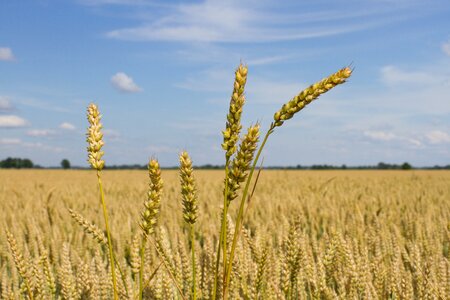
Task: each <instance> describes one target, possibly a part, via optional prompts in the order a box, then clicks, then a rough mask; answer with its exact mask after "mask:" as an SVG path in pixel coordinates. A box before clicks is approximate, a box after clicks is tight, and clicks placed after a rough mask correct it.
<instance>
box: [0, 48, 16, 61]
mask: <svg viewBox="0 0 450 300" xmlns="http://www.w3.org/2000/svg"><path fill="white" fill-rule="evenodd" d="M14 59H15V57H14V54H13V52H12V50H11V48H7V47H0V61H1V60H3V61H13V60H14Z"/></svg>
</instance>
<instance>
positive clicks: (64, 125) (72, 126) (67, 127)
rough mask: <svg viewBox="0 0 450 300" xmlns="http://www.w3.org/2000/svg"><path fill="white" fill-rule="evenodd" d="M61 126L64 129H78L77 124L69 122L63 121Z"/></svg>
mask: <svg viewBox="0 0 450 300" xmlns="http://www.w3.org/2000/svg"><path fill="white" fill-rule="evenodd" d="M59 128H61V129H64V130H75V129H76V127H75V125H73V124H71V123H68V122H64V123H61V124H60V125H59Z"/></svg>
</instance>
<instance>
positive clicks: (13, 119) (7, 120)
mask: <svg viewBox="0 0 450 300" xmlns="http://www.w3.org/2000/svg"><path fill="white" fill-rule="evenodd" d="M27 124H28V122H27V121H26V120H25V119H22V118H21V117H18V116H14V115H5V116H0V128H17V127H24V126H26V125H27Z"/></svg>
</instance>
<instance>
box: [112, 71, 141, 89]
mask: <svg viewBox="0 0 450 300" xmlns="http://www.w3.org/2000/svg"><path fill="white" fill-rule="evenodd" d="M111 83H112V84H113V86H114V87H115V88H117V89H118V90H119V91H121V92H127V93H137V92H140V91H142V89H141V88H140V87H139V86H137V85H136V83H134V81H133V78H131V77H130V76H128V75H127V74H125V73H123V72H118V73H116V74H115V75H114V76H113V77H111Z"/></svg>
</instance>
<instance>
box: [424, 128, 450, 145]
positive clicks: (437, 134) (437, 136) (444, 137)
mask: <svg viewBox="0 0 450 300" xmlns="http://www.w3.org/2000/svg"><path fill="white" fill-rule="evenodd" d="M426 138H427V139H428V141H429V142H430V143H431V144H446V143H450V135H449V134H448V133H447V132H444V131H440V130H433V131H431V132H428V133H427V134H426Z"/></svg>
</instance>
